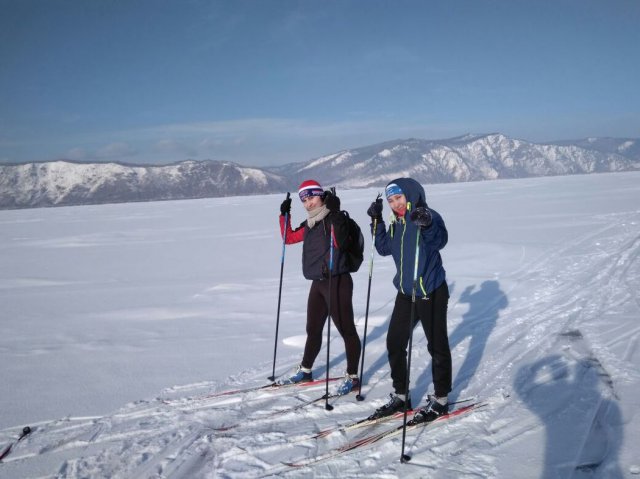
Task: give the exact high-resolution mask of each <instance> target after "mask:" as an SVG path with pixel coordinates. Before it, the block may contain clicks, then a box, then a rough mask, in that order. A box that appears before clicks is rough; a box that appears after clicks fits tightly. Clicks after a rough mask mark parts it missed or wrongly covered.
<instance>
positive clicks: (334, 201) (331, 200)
mask: <svg viewBox="0 0 640 479" xmlns="http://www.w3.org/2000/svg"><path fill="white" fill-rule="evenodd" d="M324 205H325V206H326V207H327V209H328V210H329V211H331V212H334V211H340V198H338V197H337V196H336V195H334V194H333V193H331V192H330V191H325V192H324Z"/></svg>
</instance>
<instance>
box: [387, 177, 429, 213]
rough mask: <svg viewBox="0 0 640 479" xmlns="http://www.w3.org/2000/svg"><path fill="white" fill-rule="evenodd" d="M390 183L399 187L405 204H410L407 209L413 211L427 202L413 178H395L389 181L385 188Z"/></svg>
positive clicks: (422, 189)
mask: <svg viewBox="0 0 640 479" xmlns="http://www.w3.org/2000/svg"><path fill="white" fill-rule="evenodd" d="M391 183H395V184H396V185H398V186H399V187H400V189H401V190H402V192H403V193H404V196H406V198H407V203H411V206H410V207H407V208H408V209H411V210H412V209H414V208H415V207H417V206H426V205H427V200H426V195H425V192H424V188H423V187H422V185H421V184H420V183H418V182H417V181H416V180H414V179H413V178H397V179H395V180H393V181H390V182H389V183H388V184H387V186H389V185H390V184H391Z"/></svg>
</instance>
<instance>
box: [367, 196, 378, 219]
mask: <svg viewBox="0 0 640 479" xmlns="http://www.w3.org/2000/svg"><path fill="white" fill-rule="evenodd" d="M367 214H368V215H369V216H371V219H372V220H378V221H381V220H382V198H380V195H378V197H377V198H376V200H375V201H374V202H372V203H371V206H369V209H368V210H367Z"/></svg>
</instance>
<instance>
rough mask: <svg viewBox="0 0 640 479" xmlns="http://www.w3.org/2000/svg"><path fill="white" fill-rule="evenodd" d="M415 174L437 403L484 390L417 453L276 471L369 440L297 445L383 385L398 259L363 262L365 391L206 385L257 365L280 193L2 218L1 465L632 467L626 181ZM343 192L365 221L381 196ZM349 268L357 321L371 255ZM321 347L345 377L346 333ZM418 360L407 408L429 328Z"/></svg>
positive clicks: (634, 263)
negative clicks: (445, 384) (444, 395)
mask: <svg viewBox="0 0 640 479" xmlns="http://www.w3.org/2000/svg"><path fill="white" fill-rule="evenodd" d="M425 187H426V190H427V195H428V201H429V204H430V206H431V207H433V208H434V209H436V210H438V211H439V212H440V213H441V214H442V215H443V217H444V219H445V221H446V223H447V227H448V229H449V244H448V245H447V247H446V248H445V250H444V251H443V259H444V265H445V268H446V269H447V276H448V282H449V285H450V289H451V300H450V303H449V332H450V341H451V346H452V354H453V360H454V391H453V392H452V394H451V396H450V397H451V399H452V400H459V399H465V398H469V397H477V398H479V399H483V400H484V399H487V400H490V404H489V405H488V406H487V407H485V408H483V409H481V410H479V411H476V412H473V413H471V414H469V415H467V416H463V417H460V418H457V419H454V420H451V421H449V422H446V423H443V424H440V425H434V426H433V427H430V428H427V429H424V430H422V431H421V432H417V433H412V434H409V435H408V436H407V442H406V446H407V451H408V452H409V453H411V455H412V456H413V459H412V461H411V462H409V463H408V464H401V463H400V461H399V457H400V444H401V439H400V438H399V437H397V438H395V439H392V440H389V441H385V442H382V443H378V444H376V445H373V446H372V447H369V448H367V449H363V450H357V451H354V452H351V453H348V454H344V455H342V456H340V457H338V458H334V459H331V460H328V461H324V462H321V463H318V464H315V465H313V466H310V467H308V468H301V469H295V470H286V468H284V467H283V466H282V464H281V462H282V461H298V460H303V459H305V458H312V457H315V456H317V455H320V454H322V453H324V452H326V451H328V450H330V449H332V448H334V447H338V446H340V445H342V444H345V443H346V442H348V441H349V440H350V439H353V438H357V437H360V436H361V435H363V434H366V433H367V431H363V430H356V431H350V432H346V433H339V434H332V435H330V436H328V437H326V438H322V439H310V438H309V436H310V435H312V434H313V433H316V432H318V431H320V430H323V429H326V428H330V427H334V426H337V425H339V424H346V423H349V422H350V421H353V420H355V419H360V418H362V417H365V416H366V415H368V414H369V413H370V412H371V411H372V410H373V409H375V407H377V406H379V405H380V404H381V403H382V402H384V401H385V398H386V396H387V395H388V393H389V392H390V391H391V379H390V377H389V369H388V365H387V360H386V351H385V333H386V327H387V323H388V320H389V316H390V313H391V310H392V308H393V299H394V295H395V292H394V289H393V286H392V285H391V277H392V275H393V272H394V266H393V263H392V261H391V260H390V259H389V258H381V257H379V256H377V255H376V256H375V260H374V261H375V262H374V269H373V282H372V291H371V304H370V313H369V321H368V331H367V346H366V362H365V368H364V381H365V382H364V386H363V390H362V391H363V394H364V395H365V396H366V400H365V401H363V402H357V401H355V399H354V397H351V396H349V397H341V398H339V399H337V400H334V401H333V405H334V410H333V411H331V412H329V411H327V410H325V408H324V402H317V403H315V404H312V405H309V406H306V407H300V408H299V409H297V410H295V411H292V410H290V411H288V412H287V408H294V407H296V406H297V405H299V404H302V402H303V401H304V400H308V399H314V398H317V397H319V396H321V395H322V393H323V392H324V389H323V388H316V389H309V390H304V391H294V390H285V391H282V390H281V391H277V392H276V391H254V392H250V393H246V394H239V395H229V396H218V397H213V396H209V395H211V394H212V393H215V392H219V391H224V390H228V389H236V388H249V387H254V386H259V385H262V384H266V383H267V379H266V378H267V376H269V375H270V374H271V370H272V359H273V346H274V333H275V321H276V307H277V294H278V285H279V272H280V258H281V248H282V244H281V239H280V237H279V231H278V227H277V215H278V210H279V205H280V202H281V200H282V195H269V196H254V197H234V198H218V199H205V200H188V201H176V202H157V203H135V204H118V205H103V206H84V207H65V208H55V209H33V210H19V211H0V304H2V307H1V309H0V326H1V331H2V334H1V335H0V351H1V352H2V368H0V383H1V384H2V386H3V387H2V394H1V408H0V448H1V449H0V450H2V449H4V447H5V445H8V444H10V443H11V442H12V441H14V440H15V439H16V438H17V437H18V436H19V435H20V432H21V431H22V428H23V427H24V426H26V425H28V426H31V428H32V429H33V432H32V433H31V434H30V435H29V436H27V437H26V438H25V439H24V440H22V441H20V442H19V443H16V444H15V445H14V448H13V450H12V452H11V454H10V455H9V456H7V458H6V459H5V460H4V461H3V462H2V463H0V477H2V478H5V477H6V478H36V477H37V478H53V477H60V478H81V477H127V478H129V477H136V478H137V477H141V478H147V477H153V478H160V477H189V478H192V477H196V478H197V477H216V478H217V477H234V478H235V477H263V476H269V475H271V474H276V473H281V474H283V475H284V476H285V477H336V476H341V477H376V478H378V477H380V478H386V477H426V476H432V475H433V476H437V477H438V478H461V477H462V478H466V477H468V478H471V477H473V478H478V477H483V478H494V477H497V478H532V477H533V478H553V477H558V478H567V477H572V478H582V477H610V478H623V477H632V476H633V477H637V474H639V473H640V454H639V450H638V446H637V444H638V443H639V441H640V416H639V411H640V407H639V406H640V368H639V366H638V365H639V364H640V344H639V343H640V322H639V320H640V301H639V299H638V297H639V296H638V291H640V261H639V254H640V201H639V200H640V173H615V174H598V175H586V176H567V177H553V178H537V179H524V180H508V181H502V180H501V181H490V182H478V183H465V184H446V185H434V186H431V185H425ZM338 193H339V195H340V196H341V199H342V204H343V207H344V208H346V209H348V210H349V211H350V212H351V213H352V216H353V217H355V218H356V220H358V222H359V223H360V224H361V225H362V226H365V225H366V224H367V223H368V221H367V218H366V215H365V211H366V209H367V207H368V205H369V203H370V202H371V201H372V200H373V199H374V198H375V196H376V194H377V193H378V191H377V190H374V189H368V190H351V191H343V192H338ZM294 203H295V204H294V209H293V222H294V224H297V223H299V222H300V221H302V219H303V209H302V207H301V205H300V204H299V203H297V202H294ZM385 208H386V207H385ZM387 212H388V210H387V209H385V214H386V213H387ZM364 229H365V231H366V228H364ZM366 236H367V235H366V234H365V237H366ZM366 240H367V244H366V248H367V250H366V251H367V253H366V255H365V260H366V261H368V259H369V253H368V252H369V248H370V237H367V238H366ZM300 254H301V247H300V245H293V246H291V247H288V248H287V251H286V256H285V268H284V283H283V294H282V309H281V315H280V337H279V342H278V359H277V366H276V374H280V375H282V374H285V373H286V372H288V371H289V370H290V369H291V368H293V367H294V366H295V365H296V364H297V363H298V361H299V360H300V357H301V355H302V347H303V345H304V318H305V308H306V297H307V292H308V288H309V283H308V282H307V281H306V280H304V278H303V277H302V274H301V270H300V269H301V268H300ZM354 282H355V291H354V308H355V314H356V322H357V325H358V328H359V330H360V332H361V333H363V332H364V324H365V320H364V319H365V318H364V315H365V307H366V292H367V282H368V267H367V264H366V263H365V265H364V266H363V267H362V268H361V271H360V272H358V273H357V274H355V275H354ZM332 331H333V332H334V333H335V328H333V329H332ZM330 352H331V362H330V369H331V375H332V376H339V375H341V374H343V373H344V368H345V357H344V348H343V345H342V341H341V340H340V338H339V337H335V336H334V337H333V338H332V341H331V351H330ZM325 354H326V351H325V350H324V349H323V351H321V353H320V355H319V357H318V360H317V362H316V365H315V368H314V375H315V376H316V377H323V376H324V372H325V366H326V365H325V360H324V358H325ZM412 366H413V367H412V397H413V401H414V404H415V403H418V402H421V401H423V400H424V399H425V398H426V395H427V394H428V393H429V392H430V391H431V389H430V388H431V373H430V367H429V357H428V354H427V351H426V344H425V339H424V336H423V334H422V331H421V329H420V328H417V329H416V333H415V335H414V350H413V359H412ZM208 396H209V397H208ZM237 424H239V425H238V426H237V427H232V428H230V429H228V430H226V431H221V430H216V429H219V428H222V427H224V426H234V425H237ZM382 427H386V426H381V427H378V429H380V428H382Z"/></svg>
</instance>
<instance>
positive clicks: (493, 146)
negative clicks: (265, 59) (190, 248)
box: [0, 133, 640, 209]
mask: <svg viewBox="0 0 640 479" xmlns="http://www.w3.org/2000/svg"><path fill="white" fill-rule="evenodd" d="M639 169H640V140H638V139H624V138H623V139H619V138H588V139H584V140H563V141H557V142H553V143H547V144H539V143H532V142H528V141H524V140H518V139H513V138H508V137H506V136H504V135H502V134H500V133H493V134H487V135H465V136H460V137H456V138H450V139H446V140H421V139H406V140H393V141H387V142H384V143H380V144H376V145H370V146H365V147H362V148H355V149H349V150H343V151H340V152H337V153H333V154H330V155H325V156H323V157H320V158H317V159H314V160H311V161H308V162H300V163H292V164H288V165H283V166H277V167H269V168H251V167H244V166H241V165H238V164H235V163H231V162H222V161H210V160H209V161H194V160H187V161H183V162H180V163H176V164H172V165H126V164H122V163H78V162H71V161H65V160H59V161H52V162H44V163H27V164H19V165H16V164H13V165H0V208H4V209H6V208H31V207H43V206H63V205H81V204H99V203H117V202H129V201H156V200H173V199H187V198H205V197H219V196H234V195H252V194H266V193H277V192H284V191H287V190H289V191H294V190H295V189H296V188H297V185H298V184H299V183H300V182H301V181H302V180H304V179H307V178H316V179H318V180H319V181H321V182H322V184H324V185H332V186H339V187H341V188H365V187H374V186H382V185H384V184H386V183H387V182H388V181H390V180H392V179H394V178H397V177H400V176H411V177H413V178H415V179H416V180H418V181H420V182H422V183H425V184H428V183H448V182H461V181H479V180H492V179H499V178H524V177H533V176H554V175H568V174H584V173H604V172H614V171H634V170H639Z"/></svg>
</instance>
